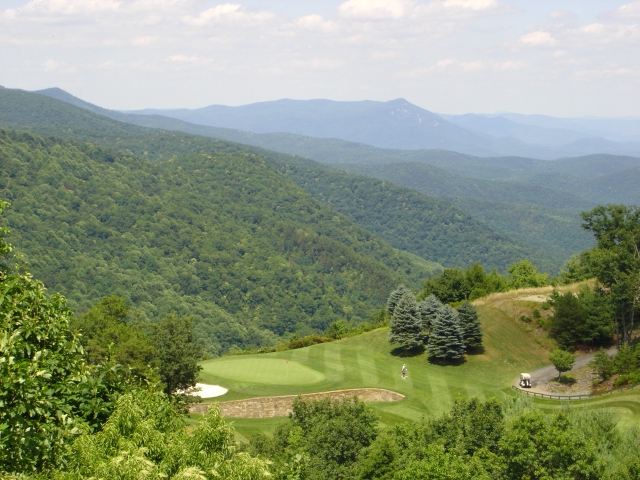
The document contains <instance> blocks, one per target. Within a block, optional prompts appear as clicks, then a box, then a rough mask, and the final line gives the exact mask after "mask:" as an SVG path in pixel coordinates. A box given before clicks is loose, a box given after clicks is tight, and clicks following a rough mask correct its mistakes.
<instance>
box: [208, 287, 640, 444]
mask: <svg viewBox="0 0 640 480" xmlns="http://www.w3.org/2000/svg"><path fill="white" fill-rule="evenodd" d="M578 288H579V285H577V284H576V285H570V286H566V287H562V288H561V290H562V291H573V290H577V289H578ZM549 293H551V287H544V288H538V289H523V290H517V291H512V292H507V293H501V294H493V295H490V296H489V297H485V298H483V299H480V300H478V301H477V302H476V305H477V308H478V312H479V314H480V320H481V322H482V326H483V331H484V345H485V348H484V352H483V353H480V354H477V355H467V357H466V361H465V362H464V363H463V364H461V365H437V364H433V363H430V362H429V361H428V359H427V357H426V354H425V353H423V354H420V355H417V356H413V357H402V356H400V355H395V353H396V352H394V351H393V348H392V347H391V346H390V345H389V343H388V342H387V335H388V329H387V328H384V329H379V330H376V331H374V332H370V333H367V334H364V335H360V336H357V337H351V338H347V339H343V340H340V341H336V342H332V343H325V344H320V345H314V346H312V347H308V348H303V349H299V350H290V351H284V352H276V353H269V354H264V355H250V356H242V357H225V358H220V359H215V360H209V361H205V362H203V363H202V366H203V371H202V373H201V380H203V381H204V382H206V383H211V384H220V385H222V386H224V387H225V388H228V389H229V393H227V394H226V395H225V396H223V397H220V398H219V399H218V400H219V401H226V400H237V399H242V398H251V397H259V396H271V395H295V394H303V393H312V392H321V391H329V390H339V389H347V388H363V387H377V388H386V389H389V390H393V391H396V392H399V393H401V394H403V395H405V396H406V398H405V400H403V401H402V402H398V403H380V404H374V408H375V409H376V411H377V413H378V415H379V416H380V419H381V423H382V424H383V425H394V424H397V423H400V422H403V421H407V420H418V419H420V418H421V417H423V416H425V415H427V416H431V415H439V414H441V413H442V412H444V411H446V410H448V409H450V408H451V406H452V405H453V402H454V401H455V400H456V398H468V397H472V396H477V397H481V398H488V397H497V398H505V397H507V396H513V395H516V393H515V392H514V391H513V389H512V388H511V385H512V384H513V382H514V380H515V379H516V378H517V377H518V375H519V374H520V373H521V372H526V371H531V370H535V369H537V368H540V367H543V366H545V365H548V364H549V360H548V358H547V356H548V354H549V352H550V349H553V348H556V345H555V342H553V341H552V340H551V339H548V338H546V337H541V336H538V335H537V334H536V332H532V331H530V328H529V327H528V325H526V324H524V323H522V322H520V321H518V320H517V318H519V316H520V315H521V314H523V313H527V314H530V311H531V308H532V306H533V305H535V303H536V300H537V301H538V303H539V300H540V299H542V298H544V297H545V296H546V295H548V294H549ZM274 361H277V362H279V363H276V364H275V365H276V366H277V367H276V368H277V372H280V373H279V374H273V373H272V374H271V375H270V376H271V377H272V378H274V380H273V381H272V383H267V382H265V381H264V378H265V377H261V378H258V379H257V380H256V379H254V380H250V379H247V374H244V373H243V374H242V375H241V376H238V377H236V378H231V377H232V374H231V373H230V372H231V371H237V370H242V369H243V368H245V367H247V368H254V367H255V366H256V365H259V364H260V362H268V363H269V364H270V365H273V362H274ZM287 361H288V362H289V365H296V363H297V364H300V365H302V366H305V367H307V368H309V369H312V370H314V371H315V372H317V373H318V374H320V375H324V377H325V378H324V379H323V380H322V381H319V382H317V383H314V384H310V383H308V384H306V385H302V384H300V383H299V384H295V385H294V384H293V382H291V383H288V384H286V385H285V384H284V382H285V381H287V380H286V378H287V377H286V376H285V377H284V378H281V377H279V376H278V375H281V374H282V372H283V369H284V368H286V365H287V363H286V362H287ZM403 363H406V364H407V367H408V376H409V378H408V379H407V380H402V378H401V376H400V368H401V366H402V364H403ZM290 368H297V367H290ZM296 375H297V374H296ZM241 377H242V378H241ZM298 378H299V377H298ZM310 379H311V377H310V376H309V377H306V379H305V381H307V382H308V381H310ZM534 403H535V404H536V405H538V406H540V407H541V408H543V409H545V410H553V409H557V408H561V407H562V405H563V402H557V401H549V400H539V399H535V400H534ZM565 403H566V402H565ZM572 405H575V406H580V407H581V408H582V407H586V408H594V409H603V408H606V409H610V410H611V411H612V412H614V413H615V414H616V415H618V416H619V419H620V424H621V426H623V427H625V426H629V425H632V424H637V422H638V420H639V419H640V390H638V391H630V392H625V393H621V394H616V395H612V396H608V397H601V398H594V399H591V400H588V401H581V402H572ZM278 424H279V420H278V419H266V420H257V419H234V425H235V427H236V429H237V430H238V433H239V438H241V439H242V438H245V437H247V436H249V435H251V434H252V433H255V432H257V431H263V432H265V433H269V432H272V431H273V429H274V428H275V427H276V426H277V425H278Z"/></svg>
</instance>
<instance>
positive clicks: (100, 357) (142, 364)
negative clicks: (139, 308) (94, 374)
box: [71, 296, 159, 382]
mask: <svg viewBox="0 0 640 480" xmlns="http://www.w3.org/2000/svg"><path fill="white" fill-rule="evenodd" d="M129 311H130V308H129V306H128V305H127V301H126V300H125V299H124V298H122V297H115V296H112V297H105V298H103V299H102V300H100V302H98V303H97V304H96V305H94V306H93V307H92V308H91V309H90V310H89V311H87V312H86V313H85V314H84V315H82V316H80V317H77V318H74V319H72V321H71V327H72V328H74V329H78V330H79V331H80V333H81V336H80V341H81V342H82V345H83V346H84V348H85V350H86V352H87V356H88V359H89V361H90V362H91V363H94V364H99V363H103V362H106V361H113V362H116V363H117V364H119V365H122V366H123V367H124V368H128V369H130V372H131V373H132V374H133V375H134V376H136V377H138V378H141V379H145V380H148V381H152V382H153V381H157V380H159V378H158V373H157V370H156V367H157V359H156V349H155V347H154V346H153V343H152V342H151V339H150V338H149V336H148V335H147V334H146V333H145V332H144V330H143V329H142V326H141V325H136V324H133V323H132V322H131V319H130V318H129Z"/></svg>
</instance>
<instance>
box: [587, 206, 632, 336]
mask: <svg viewBox="0 0 640 480" xmlns="http://www.w3.org/2000/svg"><path fill="white" fill-rule="evenodd" d="M581 216H582V219H583V220H584V223H583V224H582V226H583V228H584V229H586V230H589V231H591V232H593V234H594V235H595V237H596V242H597V244H596V246H595V247H594V248H593V249H592V250H591V253H590V255H589V262H590V268H591V271H592V272H593V273H594V274H595V276H596V278H597V279H598V282H599V283H600V284H601V285H602V286H603V287H604V288H605V289H606V290H607V291H608V292H609V296H610V298H611V303H612V305H613V306H614V309H615V324H616V329H617V333H618V337H619V338H621V339H622V341H623V342H626V343H629V342H630V341H631V337H632V332H633V330H634V329H635V322H636V318H635V313H636V310H637V308H638V304H639V303H640V207H638V206H626V205H606V206H599V207H596V208H594V209H593V210H591V211H590V212H583V213H582V214H581Z"/></svg>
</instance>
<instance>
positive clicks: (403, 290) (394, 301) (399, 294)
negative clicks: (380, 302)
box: [387, 285, 411, 318]
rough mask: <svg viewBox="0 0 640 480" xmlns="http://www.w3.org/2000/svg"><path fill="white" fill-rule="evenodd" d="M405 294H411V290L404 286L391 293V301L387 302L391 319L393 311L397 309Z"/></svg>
mask: <svg viewBox="0 0 640 480" xmlns="http://www.w3.org/2000/svg"><path fill="white" fill-rule="evenodd" d="M405 293H409V294H410V293H411V290H409V289H408V288H407V287H405V286H404V285H399V286H398V288H396V289H395V290H394V291H393V292H391V295H389V299H388V300H387V312H389V318H393V311H394V310H395V309H396V305H397V304H398V301H399V300H400V299H401V298H402V296H403V295H404V294H405Z"/></svg>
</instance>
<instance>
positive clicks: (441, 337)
mask: <svg viewBox="0 0 640 480" xmlns="http://www.w3.org/2000/svg"><path fill="white" fill-rule="evenodd" d="M428 350H429V356H430V357H433V358H440V359H444V360H458V359H460V358H462V356H463V355H464V351H465V346H464V338H463V331H462V327H461V326H460V318H459V316H458V312H456V311H455V310H454V309H453V308H452V307H450V306H449V305H444V306H443V307H442V308H441V309H440V310H438V315H437V316H436V321H435V322H434V324H433V327H432V328H431V335H429V346H428Z"/></svg>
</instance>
